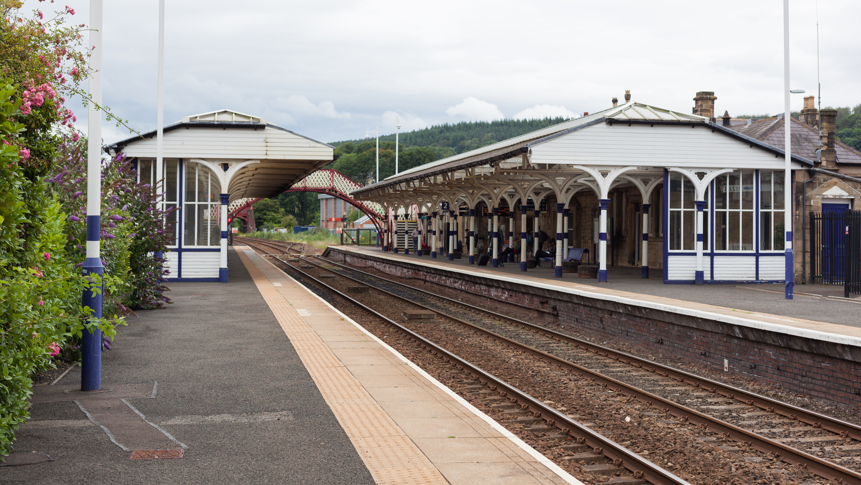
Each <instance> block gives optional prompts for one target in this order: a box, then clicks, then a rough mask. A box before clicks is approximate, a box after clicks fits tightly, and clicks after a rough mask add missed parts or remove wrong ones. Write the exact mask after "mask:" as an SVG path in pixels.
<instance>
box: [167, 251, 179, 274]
mask: <svg viewBox="0 0 861 485" xmlns="http://www.w3.org/2000/svg"><path fill="white" fill-rule="evenodd" d="M164 259H166V260H167V261H166V262H165V263H164V267H165V269H167V270H168V271H170V273H168V274H167V278H168V279H171V278H179V274H177V272H178V271H179V266H178V264H179V253H177V252H175V251H168V252H167V253H165V254H164Z"/></svg>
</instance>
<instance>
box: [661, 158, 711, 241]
mask: <svg viewBox="0 0 861 485" xmlns="http://www.w3.org/2000/svg"><path fill="white" fill-rule="evenodd" d="M696 194H697V192H696V189H695V188H694V184H693V183H692V182H691V181H690V180H688V178H687V177H685V176H684V175H682V174H680V173H670V199H669V212H670V220H669V231H670V235H669V236H670V251H694V250H696V240H697V205H696V203H695V199H696ZM708 200H709V192H708V191H706V206H705V208H704V210H703V250H708V248H709V227H710V226H709V203H708Z"/></svg>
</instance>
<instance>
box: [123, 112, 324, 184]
mask: <svg viewBox="0 0 861 485" xmlns="http://www.w3.org/2000/svg"><path fill="white" fill-rule="evenodd" d="M106 151H107V152H108V153H109V154H111V155H112V156H113V155H115V154H117V153H120V152H122V153H124V154H125V155H126V156H128V157H134V158H155V157H156V132H155V131H152V132H149V133H144V134H143V135H141V136H134V137H131V138H128V139H126V140H122V141H119V142H117V143H114V144H112V145H109V146H108V147H106ZM334 152H335V149H334V147H332V146H331V145H327V144H326V143H322V142H319V141H316V140H312V139H310V138H308V137H305V136H302V135H299V134H298V133H294V132H292V131H290V130H287V129H284V128H281V127H279V126H275V125H273V124H271V123H269V122H268V121H266V120H265V119H263V118H260V117H258V116H252V115H248V114H244V113H240V112H238V111H232V110H227V109H223V110H218V111H212V112H209V113H201V114H197V115H191V116H186V117H183V118H182V119H181V120H180V121H178V122H176V123H174V124H172V125H170V126H166V127H164V154H163V157H164V158H165V159H168V158H181V159H183V160H186V161H188V162H197V163H203V164H204V165H207V166H209V167H210V168H212V169H213V170H215V169H216V168H220V169H221V173H219V174H218V175H219V179H220V180H221V182H222V191H226V192H228V193H230V200H231V201H233V200H238V199H242V198H268V197H274V196H276V195H278V194H280V193H281V192H284V191H285V190H287V189H289V188H290V187H291V186H292V185H293V184H294V183H296V182H298V181H299V180H301V179H302V178H303V177H305V176H306V175H308V174H310V173H311V172H313V171H315V170H317V169H318V168H321V167H323V166H325V165H326V164H328V163H331V162H332V161H333V160H334ZM224 185H227V187H225V186H224Z"/></svg>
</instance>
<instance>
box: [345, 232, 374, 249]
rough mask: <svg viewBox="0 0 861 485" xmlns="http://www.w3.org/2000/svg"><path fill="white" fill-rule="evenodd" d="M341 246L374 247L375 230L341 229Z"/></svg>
mask: <svg viewBox="0 0 861 485" xmlns="http://www.w3.org/2000/svg"><path fill="white" fill-rule="evenodd" d="M341 245H342V246H376V245H377V230H376V229H342V230H341Z"/></svg>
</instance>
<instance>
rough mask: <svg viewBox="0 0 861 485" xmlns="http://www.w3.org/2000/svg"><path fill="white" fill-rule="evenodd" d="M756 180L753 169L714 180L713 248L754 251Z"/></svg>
mask: <svg viewBox="0 0 861 485" xmlns="http://www.w3.org/2000/svg"><path fill="white" fill-rule="evenodd" d="M755 193H756V192H755V183H754V171H753V170H739V171H737V172H733V173H729V174H726V175H721V176H718V177H717V178H716V179H715V251H753V250H754V247H753V245H754V235H755V234H756V229H755V227H754V212H755V211H754V202H755Z"/></svg>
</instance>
